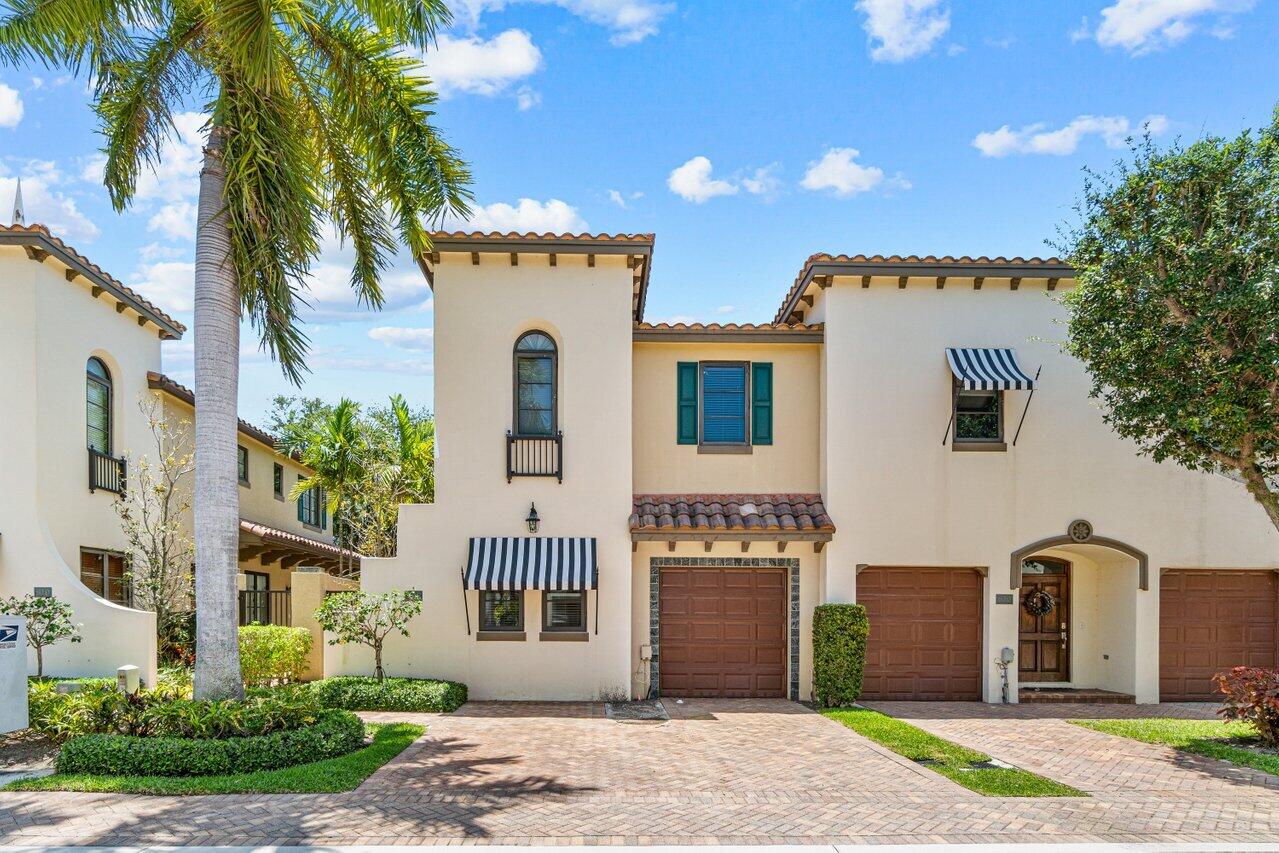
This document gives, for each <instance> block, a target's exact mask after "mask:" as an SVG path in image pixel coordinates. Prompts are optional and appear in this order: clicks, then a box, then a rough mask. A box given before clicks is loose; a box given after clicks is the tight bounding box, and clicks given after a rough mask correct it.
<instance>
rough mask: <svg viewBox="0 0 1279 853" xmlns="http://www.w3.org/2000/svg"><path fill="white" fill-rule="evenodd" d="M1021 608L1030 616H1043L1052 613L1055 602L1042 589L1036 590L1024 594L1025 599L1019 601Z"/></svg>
mask: <svg viewBox="0 0 1279 853" xmlns="http://www.w3.org/2000/svg"><path fill="white" fill-rule="evenodd" d="M1021 606H1022V609H1023V610H1025V611H1026V612H1027V613H1029V614H1030V615H1031V616H1044V615H1047V614H1049V613H1052V611H1053V608H1054V607H1056V606H1057V602H1056V601H1054V600H1053V597H1052V596H1051V595H1049V594H1048V593H1046V592H1044V591H1043V590H1042V589H1037V590H1035V591H1034V592H1030V593H1027V594H1026V597H1025V598H1023V599H1022V600H1021Z"/></svg>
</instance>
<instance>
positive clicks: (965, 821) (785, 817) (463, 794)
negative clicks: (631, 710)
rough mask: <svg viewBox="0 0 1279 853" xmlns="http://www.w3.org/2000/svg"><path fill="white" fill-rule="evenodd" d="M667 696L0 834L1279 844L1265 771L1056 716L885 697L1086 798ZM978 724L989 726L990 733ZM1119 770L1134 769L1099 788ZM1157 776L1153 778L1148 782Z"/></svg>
mask: <svg viewBox="0 0 1279 853" xmlns="http://www.w3.org/2000/svg"><path fill="white" fill-rule="evenodd" d="M668 707H670V708H672V710H673V711H674V716H675V718H674V719H672V720H671V721H670V722H667V723H662V724H643V723H621V722H615V721H613V720H609V719H607V718H606V717H605V716H604V713H603V708H602V706H600V705H594V704H514V703H472V704H469V705H467V706H466V707H464V708H463V709H462V710H461V711H460V712H458V713H456V714H453V715H449V716H442V717H431V718H429V719H428V723H429V725H430V730H429V731H428V733H427V735H426V736H425V737H424V738H423V739H422V740H420V741H419V742H418V743H417V744H415V745H414V746H413V747H410V749H409V750H408V751H406V752H405V753H404V754H403V755H402V756H401V757H400V759H398V760H397V761H395V762H393V763H391V764H389V765H387V766H386V767H385V768H383V769H382V770H381V771H379V772H378V773H377V774H375V775H374V776H373V777H372V778H371V779H370V780H369V781H368V782H367V783H366V784H365V785H364V786H363V787H361V788H360V789H359V790H358V791H354V792H351V793H347V794H332V795H264V796H230V797H187V798H169V797H129V796H119V795H106V794H0V843H3V844H66V843H80V844H89V843H97V844H104V843H109V844H135V845H136V844H175V843H178V844H181V843H186V844H212V843H217V844H244V845H264V844H387V843H401V844H403V843H431V842H449V841H451V842H453V843H456V842H457V841H458V840H460V839H467V840H477V841H492V842H504V843H517V842H538V843H557V842H559V843H564V842H579V843H580V842H591V843H610V842H631V843H696V842H722V843H753V842H756V843H759V842H769V843H779V842H807V843H818V842H822V843H834V842H840V841H880V842H886V841H895V842H899V843H907V842H926V841H941V840H950V841H968V842H974V841H1009V842H1014V841H1020V842H1030V841H1040V842H1042V841H1064V840H1080V841H1085V840H1113V841H1134V840H1145V841H1193V840H1212V841H1216V842H1229V841H1241V842H1242V841H1267V840H1276V839H1279V792H1277V791H1275V790H1274V789H1272V788H1268V787H1266V786H1265V785H1261V784H1255V783H1256V782H1257V781H1258V780H1256V779H1247V778H1232V777H1231V776H1230V775H1229V774H1228V773H1227V772H1226V770H1225V768H1224V766H1223V765H1219V764H1218V763H1217V762H1204V763H1195V762H1186V761H1182V760H1178V759H1175V758H1170V757H1169V756H1168V755H1166V754H1163V753H1160V752H1158V748H1154V747H1151V748H1149V749H1147V748H1144V746H1143V745H1141V744H1134V745H1131V746H1130V745H1129V743H1130V742H1127V741H1121V740H1119V739H1114V738H1109V737H1108V736H1105V735H1101V734H1099V733H1093V732H1088V731H1086V730H1083V729H1079V728H1077V727H1069V726H1067V725H1066V724H1065V723H1064V722H1061V721H1060V720H1054V719H1003V718H1000V717H999V716H998V713H999V712H996V713H995V714H993V715H992V713H990V711H989V709H987V708H985V706H960V705H924V704H918V705H913V706H910V707H906V708H901V707H898V706H894V707H893V710H894V712H896V713H900V714H901V715H902V716H909V717H914V718H917V719H919V721H920V723H921V724H922V725H926V726H928V727H930V728H934V727H935V728H937V729H939V730H941V729H946V730H947V731H946V733H947V734H948V736H951V737H954V738H955V739H956V740H962V741H964V742H969V743H971V745H973V746H977V747H980V748H982V749H984V750H986V751H987V752H991V753H993V754H995V755H996V756H998V757H1004V758H1007V757H1009V756H1011V755H1013V754H1014V753H1016V754H1017V755H1018V756H1020V758H1021V760H1022V763H1024V764H1025V766H1029V767H1031V769H1035V770H1039V771H1040V772H1046V773H1048V774H1049V775H1054V773H1055V774H1056V778H1059V779H1061V781H1064V782H1069V783H1071V784H1074V785H1076V786H1079V787H1083V788H1085V789H1089V790H1090V791H1092V792H1093V793H1094V795H1093V796H1092V797H1089V798H1085V799H1038V800H1024V799H1023V800H1018V799H992V798H985V797H980V796H978V795H976V794H972V793H970V792H968V791H966V790H964V789H962V788H959V787H958V786H956V785H953V784H951V783H950V782H949V781H947V780H945V779H942V778H941V777H939V776H936V775H934V774H932V773H931V772H929V771H927V770H924V769H922V768H919V767H917V766H915V765H913V764H911V763H909V762H906V761H904V760H903V759H901V758H899V757H897V756H895V755H893V754H891V753H888V752H886V751H885V750H883V749H881V748H880V747H878V746H876V745H874V744H872V743H870V742H868V741H866V740H864V739H862V738H860V737H858V736H857V735H855V734H854V733H852V732H850V731H848V730H847V729H844V728H843V727H842V726H839V725H837V724H835V723H832V722H830V721H828V720H826V719H825V718H823V717H821V716H819V715H817V714H814V713H812V712H810V711H808V710H807V709H805V708H803V707H801V706H798V705H794V704H791V703H788V702H784V701H713V702H712V701H700V700H699V701H697V702H689V703H686V704H684V705H675V704H673V703H672V702H670V700H668ZM1054 710H1056V711H1059V710H1060V709H1054ZM1022 713H1024V712H1022ZM1078 715H1082V714H1078ZM386 716H392V715H386ZM398 717H399V718H402V717H403V715H398ZM1013 724H1016V725H1013ZM983 725H989V726H990V727H991V731H992V732H995V731H996V730H998V731H1002V734H1000V735H999V737H993V736H991V737H987V736H986V734H985V733H984V730H983V729H982V726H983ZM1045 732H1046V733H1047V734H1045ZM1097 739H1101V740H1097ZM1075 743H1087V744H1089V750H1091V753H1090V755H1091V756H1092V757H1091V758H1090V759H1089V760H1096V759H1097V756H1101V759H1102V760H1103V762H1109V763H1108V764H1106V767H1107V770H1106V771H1105V772H1102V773H1093V772H1091V771H1089V770H1088V769H1087V768H1086V766H1085V765H1086V764H1087V762H1075V765H1074V767H1073V769H1071V767H1070V766H1068V765H1070V761H1069V760H1064V761H1063V760H1057V761H1056V762H1055V763H1054V759H1053V758H1052V753H1053V751H1054V750H1059V751H1070V750H1074V749H1075V747H1074V744H1075ZM1019 750H1020V751H1019ZM1152 750H1154V752H1152ZM1107 751H1109V752H1110V753H1112V754H1110V755H1107ZM1076 752H1077V750H1076ZM1128 766H1131V767H1137V768H1140V772H1138V773H1136V774H1130V776H1129V782H1127V783H1124V784H1111V782H1112V781H1113V779H1112V775H1113V773H1115V772H1117V769H1122V768H1124V767H1128ZM1143 774H1145V775H1144V776H1143ZM1151 774H1153V775H1154V776H1155V777H1158V778H1159V779H1163V780H1165V781H1166V784H1158V785H1154V784H1148V783H1146V782H1144V781H1142V780H1143V779H1145V778H1150V777H1151ZM1265 779H1269V777H1263V779H1262V780H1261V781H1264V780H1265Z"/></svg>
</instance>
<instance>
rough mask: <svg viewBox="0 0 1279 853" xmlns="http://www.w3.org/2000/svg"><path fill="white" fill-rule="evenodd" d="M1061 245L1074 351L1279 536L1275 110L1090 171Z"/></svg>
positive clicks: (1188, 462) (1124, 404) (1172, 447)
mask: <svg viewBox="0 0 1279 853" xmlns="http://www.w3.org/2000/svg"><path fill="white" fill-rule="evenodd" d="M1079 212H1080V214H1081V222H1080V223H1079V224H1078V225H1077V226H1075V227H1073V228H1071V229H1068V230H1066V232H1065V234H1064V237H1065V239H1064V241H1063V242H1064V245H1063V246H1061V247H1060V248H1062V249H1064V251H1065V252H1066V253H1067V254H1068V256H1069V259H1070V261H1071V263H1072V264H1073V265H1074V267H1075V269H1076V270H1077V271H1078V287H1076V288H1074V289H1072V290H1070V291H1069V292H1067V293H1066V294H1065V295H1064V297H1063V301H1064V303H1065V305H1066V307H1067V309H1068V311H1069V329H1070V336H1069V342H1068V344H1067V349H1068V351H1069V352H1070V353H1072V354H1073V355H1075V356H1077V357H1078V358H1079V359H1080V360H1081V361H1082V362H1083V363H1084V365H1085V366H1086V367H1087V368H1088V370H1089V372H1090V373H1091V374H1092V382H1093V385H1092V396H1093V397H1095V398H1097V399H1099V400H1100V401H1101V403H1102V408H1103V412H1104V417H1105V419H1106V422H1107V423H1109V424H1110V425H1111V427H1112V428H1113V429H1114V430H1115V431H1116V432H1117V433H1119V435H1121V436H1123V437H1124V438H1128V439H1131V440H1133V441H1135V442H1136V443H1137V445H1138V447H1139V448H1140V449H1141V451H1142V452H1143V453H1145V454H1148V455H1150V456H1152V457H1153V458H1154V459H1155V460H1156V461H1160V462H1162V461H1165V460H1171V461H1173V462H1176V463H1177V464H1179V465H1182V466H1185V467H1186V468H1189V469H1192V470H1205V471H1217V472H1221V473H1225V474H1227V475H1230V476H1232V477H1233V478H1235V479H1238V480H1240V481H1241V482H1242V483H1243V485H1244V487H1245V488H1246V489H1247V490H1248V492H1249V494H1251V495H1252V496H1253V498H1255V499H1256V501H1257V502H1258V503H1259V504H1261V506H1262V507H1263V508H1264V509H1265V511H1266V513H1267V514H1268V516H1269V517H1270V520H1271V522H1273V523H1274V525H1275V527H1276V529H1279V111H1277V112H1276V115H1275V119H1274V121H1273V122H1272V123H1271V125H1270V126H1269V127H1266V128H1263V129H1262V130H1261V131H1259V132H1258V133H1256V134H1253V133H1251V132H1244V133H1242V134H1240V135H1239V136H1238V137H1236V138H1234V139H1222V138H1218V137H1208V138H1205V139H1201V140H1199V141H1197V142H1195V143H1193V144H1192V145H1190V146H1189V147H1182V146H1181V145H1180V144H1175V145H1173V146H1172V147H1171V148H1169V149H1167V150H1158V149H1157V148H1156V147H1155V145H1154V143H1153V142H1152V140H1151V139H1150V137H1149V135H1147V137H1146V138H1145V139H1144V141H1142V142H1139V143H1136V144H1134V145H1133V146H1132V162H1130V163H1120V164H1119V165H1118V166H1117V167H1116V170H1115V171H1114V172H1113V173H1112V174H1107V175H1102V174H1096V173H1089V175H1088V180H1087V181H1086V183H1085V187H1084V194H1083V198H1082V201H1081V203H1080V205H1079Z"/></svg>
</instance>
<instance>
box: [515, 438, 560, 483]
mask: <svg viewBox="0 0 1279 853" xmlns="http://www.w3.org/2000/svg"><path fill="white" fill-rule="evenodd" d="M514 477H554V478H555V479H556V480H558V481H559V482H561V483H562V482H564V433H562V432H557V433H555V435H515V434H514V433H512V432H510V431H509V430H508V431H507V433H506V482H508V483H509V482H511V479H512V478H514Z"/></svg>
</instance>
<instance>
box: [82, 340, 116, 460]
mask: <svg viewBox="0 0 1279 853" xmlns="http://www.w3.org/2000/svg"><path fill="white" fill-rule="evenodd" d="M84 384H85V432H86V441H87V443H88V445H89V448H90V449H92V450H96V451H98V452H99V453H105V454H108V455H109V454H110V453H111V439H112V436H111V426H112V423H111V420H112V418H111V372H110V371H109V370H107V366H106V365H105V364H103V363H102V359H100V358H98V357H96V356H94V357H93V358H90V359H89V361H88V364H86V365H85V382H84Z"/></svg>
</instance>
